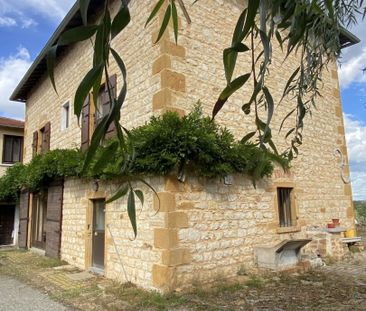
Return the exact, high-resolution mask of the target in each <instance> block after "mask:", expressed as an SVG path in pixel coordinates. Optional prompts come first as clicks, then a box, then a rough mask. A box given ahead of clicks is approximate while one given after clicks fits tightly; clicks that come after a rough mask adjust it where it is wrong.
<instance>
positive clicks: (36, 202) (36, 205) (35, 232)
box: [31, 192, 47, 249]
mask: <svg viewBox="0 0 366 311" xmlns="http://www.w3.org/2000/svg"><path fill="white" fill-rule="evenodd" d="M46 217H47V193H44V192H43V193H38V194H34V195H33V202H32V228H31V232H32V241H31V246H32V247H36V248H40V249H45V246H46Z"/></svg>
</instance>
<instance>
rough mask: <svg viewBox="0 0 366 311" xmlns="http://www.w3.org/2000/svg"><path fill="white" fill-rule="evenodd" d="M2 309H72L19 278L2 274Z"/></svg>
mask: <svg viewBox="0 0 366 311" xmlns="http://www.w3.org/2000/svg"><path fill="white" fill-rule="evenodd" d="M0 310H1V311H50V310H52V311H71V309H68V308H66V307H64V306H63V305H61V304H59V303H57V302H54V301H53V300H51V299H50V298H49V297H48V296H47V295H45V294H44V293H42V292H40V291H38V290H35V289H33V288H31V287H30V286H28V285H26V284H23V283H21V282H19V281H17V280H14V279H11V278H8V277H3V276H0Z"/></svg>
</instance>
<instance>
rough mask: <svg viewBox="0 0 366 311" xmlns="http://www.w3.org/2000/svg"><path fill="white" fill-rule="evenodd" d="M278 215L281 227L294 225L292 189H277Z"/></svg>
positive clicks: (294, 213)
mask: <svg viewBox="0 0 366 311" xmlns="http://www.w3.org/2000/svg"><path fill="white" fill-rule="evenodd" d="M277 201H278V215H279V221H280V226H281V227H291V226H295V225H296V210H295V206H294V203H293V188H277Z"/></svg>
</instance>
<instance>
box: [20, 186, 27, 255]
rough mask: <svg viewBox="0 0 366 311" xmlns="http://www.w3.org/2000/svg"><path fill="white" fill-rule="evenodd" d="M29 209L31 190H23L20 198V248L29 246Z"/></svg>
mask: <svg viewBox="0 0 366 311" xmlns="http://www.w3.org/2000/svg"><path fill="white" fill-rule="evenodd" d="M28 210H29V191H28V190H22V191H21V193H20V200H19V237H18V243H19V247H20V248H26V247H27V239H28V220H29V218H28Z"/></svg>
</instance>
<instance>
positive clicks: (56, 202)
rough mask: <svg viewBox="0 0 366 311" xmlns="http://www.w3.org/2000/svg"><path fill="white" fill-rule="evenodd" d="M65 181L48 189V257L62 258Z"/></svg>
mask: <svg viewBox="0 0 366 311" xmlns="http://www.w3.org/2000/svg"><path fill="white" fill-rule="evenodd" d="M62 203H63V181H56V182H53V183H52V184H50V186H49V187H48V197H47V220H46V256H49V257H52V258H59V257H60V249H61V225H62Z"/></svg>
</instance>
